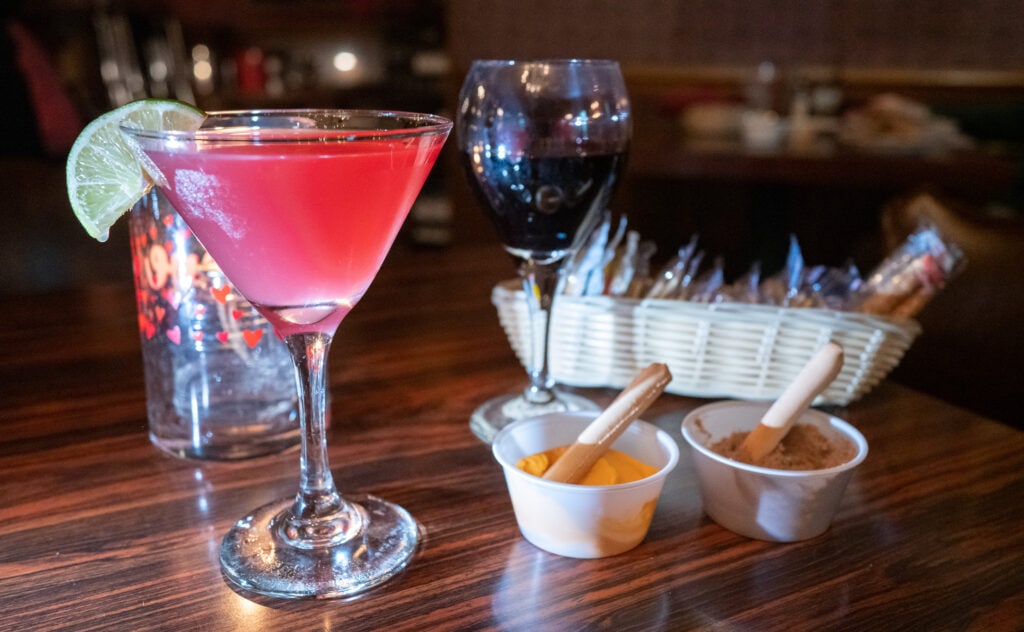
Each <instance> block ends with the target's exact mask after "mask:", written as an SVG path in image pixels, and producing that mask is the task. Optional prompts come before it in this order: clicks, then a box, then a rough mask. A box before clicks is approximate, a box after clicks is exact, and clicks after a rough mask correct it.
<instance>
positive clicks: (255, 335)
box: [242, 329, 263, 349]
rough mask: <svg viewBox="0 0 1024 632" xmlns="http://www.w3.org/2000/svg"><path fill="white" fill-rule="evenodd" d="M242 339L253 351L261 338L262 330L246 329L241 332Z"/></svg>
mask: <svg viewBox="0 0 1024 632" xmlns="http://www.w3.org/2000/svg"><path fill="white" fill-rule="evenodd" d="M242 337H243V338H245V342H246V343H248V345H249V348H250V349H253V348H255V347H256V345H258V344H259V343H260V338H262V337H263V330H262V329H246V330H244V331H242Z"/></svg>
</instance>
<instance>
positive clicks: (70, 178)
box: [67, 99, 206, 241]
mask: <svg viewBox="0 0 1024 632" xmlns="http://www.w3.org/2000/svg"><path fill="white" fill-rule="evenodd" d="M205 117H206V115H205V113H203V112H202V111H201V110H198V109H196V108H195V107H193V106H191V105H188V104H186V103H181V102H178V101H168V100H162V99H144V100H141V101H134V102H132V103H129V104H127V105H124V106H121V107H119V108H117V109H115V110H112V111H110V112H107V113H106V114H103V115H102V116H100V117H98V118H97V119H95V120H94V121H92V122H91V123H89V124H88V125H87V126H86V127H85V129H83V130H82V133H81V134H80V135H79V136H78V138H77V139H76V140H75V143H74V144H73V145H72V147H71V151H70V152H69V153H68V163H67V189H68V198H69V200H70V202H71V208H72V210H73V211H74V213H75V217H77V218H78V221H79V222H80V223H81V224H82V226H83V227H84V228H85V230H86V232H87V233H89V235H91V236H92V237H94V238H95V239H98V240H99V241H106V240H107V238H108V237H109V234H110V227H111V226H112V225H113V224H114V222H116V221H117V219H118V218H119V217H121V216H122V215H124V214H125V213H126V212H127V211H128V210H129V209H131V207H132V206H133V205H134V204H135V202H137V201H138V200H139V199H140V198H142V196H143V195H145V194H146V192H147V191H148V190H149V189H150V188H151V187H152V186H153V185H154V184H158V185H163V184H165V183H166V179H165V178H164V176H163V174H162V173H161V172H160V170H159V169H157V168H156V165H154V164H153V162H152V161H151V160H150V159H149V158H148V157H147V156H146V155H145V154H144V153H143V152H142V149H141V148H140V147H139V146H138V144H137V143H136V141H135V140H134V139H132V138H130V137H129V135H128V134H126V133H124V132H123V131H122V130H121V129H120V126H121V125H125V126H130V127H138V128H140V129H152V130H181V131H191V130H194V129H198V128H199V126H200V125H202V122H203V120H204V119H205Z"/></svg>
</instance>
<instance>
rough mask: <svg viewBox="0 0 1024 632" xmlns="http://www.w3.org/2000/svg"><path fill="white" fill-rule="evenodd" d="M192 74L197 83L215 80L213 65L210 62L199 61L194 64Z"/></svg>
mask: <svg viewBox="0 0 1024 632" xmlns="http://www.w3.org/2000/svg"><path fill="white" fill-rule="evenodd" d="M192 74H193V75H195V78H196V81H209V80H210V79H211V78H213V65H211V64H210V62H208V61H205V60H204V61H197V62H196V63H194V64H192Z"/></svg>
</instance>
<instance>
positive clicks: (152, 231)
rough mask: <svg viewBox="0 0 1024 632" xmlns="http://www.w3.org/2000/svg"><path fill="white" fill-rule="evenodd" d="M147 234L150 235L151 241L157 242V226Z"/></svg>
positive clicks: (151, 228) (150, 228)
mask: <svg viewBox="0 0 1024 632" xmlns="http://www.w3.org/2000/svg"><path fill="white" fill-rule="evenodd" d="M147 232H148V233H149V240H150V241H156V226H150V227H149V231H147Z"/></svg>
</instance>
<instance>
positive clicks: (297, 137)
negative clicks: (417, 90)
mask: <svg viewBox="0 0 1024 632" xmlns="http://www.w3.org/2000/svg"><path fill="white" fill-rule="evenodd" d="M246 119H248V124H246ZM286 120H292V121H300V120H305V121H306V122H307V123H308V124H307V125H296V124H294V123H293V124H292V125H282V124H272V125H266V123H267V122H271V121H282V122H283V121H286ZM388 122H390V125H389V124H388ZM228 123H230V124H228ZM261 123H262V124H261ZM327 123H329V125H328V124H327ZM396 124H397V125H398V126H395V125H396ZM453 125H454V123H453V122H452V121H451V119H448V118H446V117H443V116H440V115H437V114H426V113H420V112H408V111H404V110H373V109H348V108H263V109H253V110H214V111H211V112H207V113H206V119H205V121H204V122H203V126H202V127H200V128H199V129H196V130H148V129H140V128H139V127H137V126H135V125H133V124H132V123H129V122H127V121H123V122H122V123H121V124H120V128H121V130H122V131H123V132H127V133H128V134H130V135H131V136H133V137H135V138H138V139H140V140H141V139H147V140H159V141H171V142H173V141H180V142H189V141H212V142H217V143H232V144H253V143H260V144H268V143H272V144H276V143H296V142H353V141H375V140H384V139H387V140H401V139H405V138H412V137H421V136H431V135H446V134H448V133H449V132H450V131H451V129H452V126H453Z"/></svg>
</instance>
